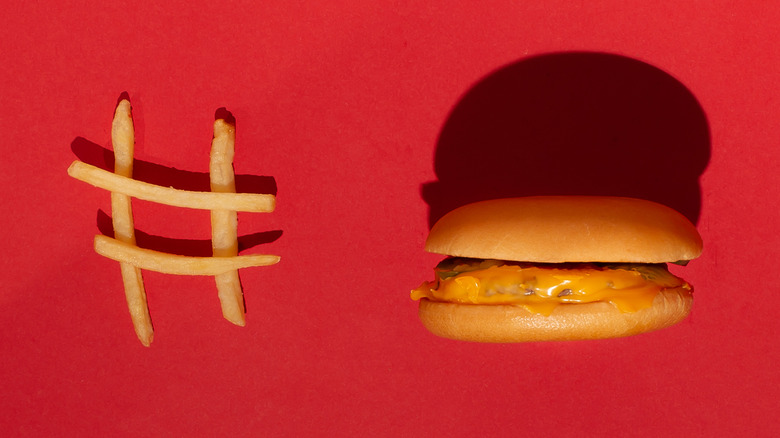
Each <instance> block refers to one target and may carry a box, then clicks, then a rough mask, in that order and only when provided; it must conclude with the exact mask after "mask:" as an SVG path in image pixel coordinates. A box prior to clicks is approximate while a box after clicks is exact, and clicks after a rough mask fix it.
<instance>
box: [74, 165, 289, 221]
mask: <svg viewBox="0 0 780 438" xmlns="http://www.w3.org/2000/svg"><path fill="white" fill-rule="evenodd" d="M68 175H70V176H72V177H73V178H76V179H77V180H80V181H84V182H85V183H88V184H91V185H93V186H95V187H98V188H101V189H106V190H108V191H111V192H116V193H121V194H124V195H128V196H130V197H133V198H138V199H143V200H144V201H151V202H155V203H158V204H163V205H170V206H174V207H183V208H194V209H198V210H211V209H213V208H216V209H221V210H235V211H247V212H251V213H270V212H272V211H274V208H276V197H275V196H274V195H269V194H265V193H212V192H191V191H187V190H179V189H174V188H172V187H161V186H157V185H154V184H149V183H146V182H143V181H136V180H134V179H132V178H128V177H123V176H119V175H116V174H113V173H111V172H106V171H105V170H103V169H101V168H99V167H95V166H92V165H90V164H87V163H84V162H81V161H74V162H73V163H71V165H70V167H68Z"/></svg>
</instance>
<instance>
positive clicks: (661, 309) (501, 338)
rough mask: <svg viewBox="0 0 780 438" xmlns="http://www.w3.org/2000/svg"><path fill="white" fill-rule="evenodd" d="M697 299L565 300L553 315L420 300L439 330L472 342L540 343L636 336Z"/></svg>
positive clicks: (428, 323) (426, 321)
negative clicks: (628, 307)
mask: <svg viewBox="0 0 780 438" xmlns="http://www.w3.org/2000/svg"><path fill="white" fill-rule="evenodd" d="M692 304H693V297H692V296H691V292H690V291H689V290H687V289H684V288H676V289H666V290H664V291H662V292H660V293H659V294H658V295H656V297H655V300H654V301H653V305H652V306H651V307H648V308H645V309H642V310H639V311H637V312H630V313H622V312H620V311H619V310H618V309H617V308H616V307H615V306H613V305H612V304H610V303H606V302H594V303H587V304H561V305H558V306H557V307H556V308H555V310H553V312H552V314H551V315H549V316H544V315H541V314H538V313H531V312H529V311H527V310H525V309H524V308H523V307H520V306H512V305H479V304H456V303H444V302H434V301H430V300H428V299H422V300H420V309H419V316H420V321H422V323H423V325H424V326H425V327H426V328H427V329H428V330H429V331H430V332H431V333H433V334H435V335H438V336H441V337H444V338H450V339H456V340H461V341H472V342H537V341H573V340H584V339H605V338H616V337H623V336H632V335H636V334H639V333H644V332H649V331H653V330H658V329H662V328H665V327H669V326H671V325H673V324H676V323H678V322H680V321H682V320H683V319H685V317H687V316H688V314H689V313H690V311H691V306H692Z"/></svg>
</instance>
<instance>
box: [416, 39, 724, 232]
mask: <svg viewBox="0 0 780 438" xmlns="http://www.w3.org/2000/svg"><path fill="white" fill-rule="evenodd" d="M709 157H710V130H709V125H708V122H707V118H706V115H705V113H704V111H703V109H702V107H701V105H700V104H699V102H698V101H697V99H696V98H695V97H694V95H693V94H692V93H691V91H690V90H688V89H687V88H686V87H685V86H684V85H683V84H682V83H680V82H679V81H678V80H677V79H675V78H674V77H672V76H671V75H669V74H668V73H666V72H664V71H662V70H660V69H659V68H656V67H653V66H651V65H649V64H647V63H644V62H641V61H638V60H635V59H632V58H628V57H624V56H619V55H613V54H606V53H589V52H572V53H554V54H547V55H542V56H537V57H532V58H527V59H523V60H520V61H518V62H515V63H513V64H510V65H508V66H505V67H503V68H500V69H499V70H497V71H495V72H493V73H491V74H489V75H488V76H486V77H485V78H484V79H482V80H480V81H479V82H478V83H477V84H476V85H474V86H473V87H472V88H471V89H469V90H468V91H467V92H466V93H465V94H464V95H463V97H462V98H461V99H460V100H459V101H458V102H457V104H456V105H455V107H454V108H453V109H452V111H451V113H450V114H449V116H448V118H447V120H446V122H445V123H444V126H443V128H442V130H441V133H440V135H439V139H438V143H437V145H436V151H435V164H434V166H435V172H436V176H437V180H436V181H431V182H427V183H424V184H423V185H422V186H421V195H422V198H423V199H424V200H425V201H426V202H427V204H428V206H429V216H428V221H429V226H432V225H433V224H434V223H435V222H436V221H437V220H438V219H439V218H441V217H442V216H443V215H444V214H446V213H447V212H448V211H450V210H453V209H455V208H457V207H459V206H462V205H465V204H468V203H471V202H476V201H480V200H487V199H496V198H507V197H517V196H533V195H608V196H627V197H633V198H642V199H647V200H650V201H655V202H658V203H661V204H664V205H667V206H669V207H672V208H674V209H676V210H677V211H679V212H681V213H682V214H683V215H685V216H686V217H687V218H688V219H690V220H691V222H693V223H694V224H695V223H697V222H698V219H699V215H700V211H701V190H700V186H699V177H700V175H701V174H702V172H703V171H704V170H705V169H706V167H707V164H708V162H709Z"/></svg>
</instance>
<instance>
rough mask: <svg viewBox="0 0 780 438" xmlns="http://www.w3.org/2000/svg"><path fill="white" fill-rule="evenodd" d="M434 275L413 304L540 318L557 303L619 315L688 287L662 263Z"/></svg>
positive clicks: (487, 267)
mask: <svg viewBox="0 0 780 438" xmlns="http://www.w3.org/2000/svg"><path fill="white" fill-rule="evenodd" d="M466 260H467V261H468V259H466ZM448 266H449V269H448ZM436 271H437V278H436V280H434V281H433V282H427V281H426V282H423V284H422V285H420V287H418V288H417V289H414V290H413V291H412V294H411V296H412V299H413V300H420V299H423V298H425V299H429V300H432V301H441V302H448V303H461V304H488V305H489V304H505V305H506V304H508V305H515V306H522V307H524V308H525V309H526V310H528V311H529V312H532V313H540V314H543V315H550V314H551V313H552V312H553V310H554V309H555V307H556V306H558V305H560V304H576V303H593V302H609V303H611V304H613V305H614V306H615V307H617V308H618V309H619V310H620V311H621V312H636V311H638V310H641V309H644V308H647V307H650V306H651V305H652V303H653V299H655V296H656V295H657V294H658V293H659V292H660V291H662V290H664V289H667V288H678V287H683V288H686V289H690V286H689V285H688V284H687V283H686V282H685V281H683V280H682V279H680V278H677V277H675V276H674V275H672V274H671V273H669V271H668V270H667V269H666V265H663V264H661V265H643V264H625V265H594V264H566V265H531V264H512V263H511V262H500V261H496V260H488V261H482V262H478V261H470V262H467V263H463V264H460V265H458V264H453V263H452V262H451V261H447V260H445V262H442V264H440V265H439V267H437V270H436Z"/></svg>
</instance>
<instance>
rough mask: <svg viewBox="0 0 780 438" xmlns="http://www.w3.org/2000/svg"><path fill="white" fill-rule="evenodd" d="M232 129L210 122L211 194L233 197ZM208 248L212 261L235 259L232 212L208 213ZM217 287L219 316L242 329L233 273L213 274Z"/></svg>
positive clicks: (222, 122)
mask: <svg viewBox="0 0 780 438" xmlns="http://www.w3.org/2000/svg"><path fill="white" fill-rule="evenodd" d="M235 143H236V128H235V126H233V125H231V124H229V123H227V122H226V121H225V120H223V119H218V120H216V121H215V122H214V139H213V140H212V142H211V153H210V160H209V177H210V180H211V191H212V192H214V193H235V191H236V178H235V173H234V172H233V156H234V154H235ZM211 248H212V253H213V254H214V257H235V256H237V255H238V216H237V213H236V211H235V210H221V209H220V210H216V209H214V210H211ZM214 280H215V281H216V284H217V293H218V296H219V302H220V305H221V306H222V316H223V317H224V318H225V319H227V320H228V321H230V322H232V323H233V324H235V325H238V326H242V327H243V326H244V325H246V316H245V313H246V310H245V307H244V294H243V292H242V290H241V279H240V278H239V276H238V271H237V270H232V271H228V272H224V273H222V274H217V275H216V276H215V277H214Z"/></svg>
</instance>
